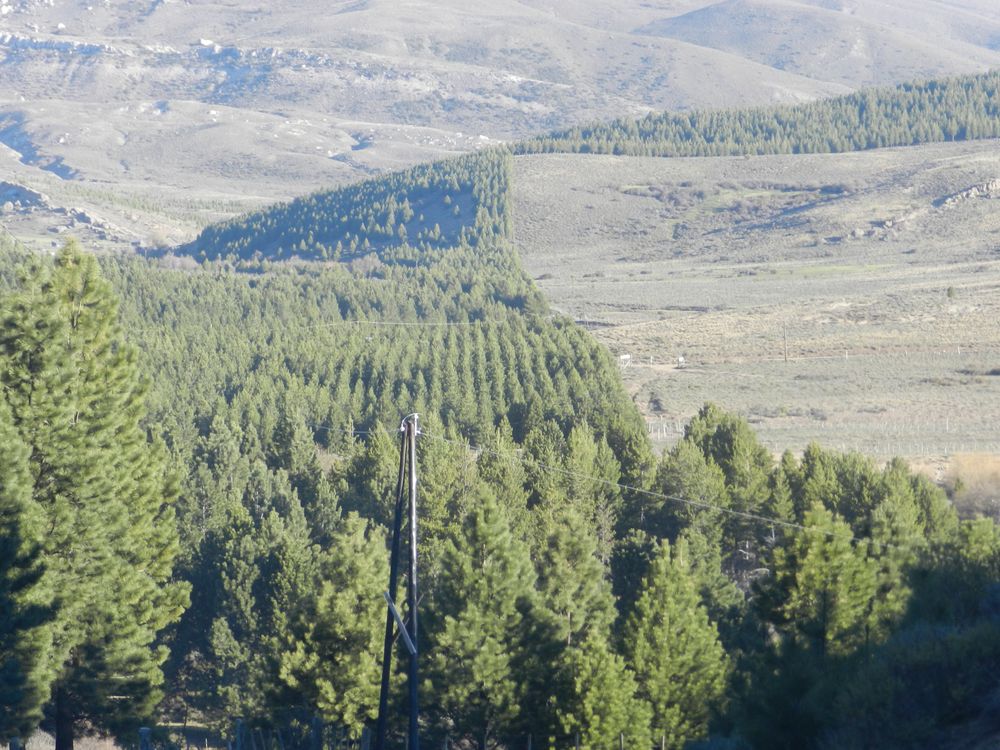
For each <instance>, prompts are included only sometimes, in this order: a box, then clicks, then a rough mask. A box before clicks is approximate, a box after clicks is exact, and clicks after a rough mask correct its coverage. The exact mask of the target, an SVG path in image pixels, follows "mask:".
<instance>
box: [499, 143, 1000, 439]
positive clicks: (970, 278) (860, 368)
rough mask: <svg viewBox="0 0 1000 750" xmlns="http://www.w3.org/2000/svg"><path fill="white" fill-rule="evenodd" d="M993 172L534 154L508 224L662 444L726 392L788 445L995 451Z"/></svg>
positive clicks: (950, 164) (974, 162)
mask: <svg viewBox="0 0 1000 750" xmlns="http://www.w3.org/2000/svg"><path fill="white" fill-rule="evenodd" d="M997 177H1000V151H998V149H997V144H996V143H995V142H986V143H979V144H959V145H956V144H949V145H932V146H924V147H915V148H906V149H890V150H881V151H869V152H863V153H854V154H840V155H816V156H776V157H753V158H716V159H662V160H657V159H635V158H624V157H603V156H566V155H552V156H533V157H525V158H519V159H518V160H517V162H516V175H515V180H514V190H515V201H514V217H515V230H516V236H517V240H518V245H519V247H520V248H521V253H522V259H523V262H524V263H525V265H526V267H527V268H528V270H529V273H531V274H532V275H533V276H534V277H536V278H537V279H538V283H539V284H540V286H541V287H542V289H543V290H544V291H545V293H546V295H547V296H548V297H549V299H550V300H551V301H552V302H553V304H554V305H555V306H556V307H557V308H559V309H561V310H563V311H564V312H566V313H568V314H570V315H572V316H573V317H575V318H576V319H578V320H581V321H587V322H588V325H589V326H590V327H591V328H592V330H593V332H594V335H595V336H596V337H597V338H599V339H600V340H601V341H602V342H604V343H605V344H606V345H607V346H608V347H609V348H610V349H611V350H612V351H613V352H614V353H616V354H618V355H622V356H625V357H627V358H629V360H630V361H629V363H628V366H625V367H624V368H623V375H624V377H625V380H626V382H627V384H628V387H629V389H630V391H631V392H632V393H633V395H634V397H635V400H636V402H637V404H638V405H639V407H640V409H641V410H642V411H643V413H644V414H645V415H646V417H647V419H648V421H649V423H650V429H651V434H652V435H653V437H654V439H656V440H657V441H658V442H660V443H661V444H666V443H669V442H672V441H673V440H675V439H676V437H677V430H678V429H679V428H680V427H681V426H682V425H683V424H684V422H686V420H687V419H689V418H690V416H691V415H692V414H694V412H695V411H696V410H697V409H698V408H699V407H700V406H701V404H703V403H704V402H706V401H716V402H718V403H720V404H722V405H723V406H725V407H726V408H729V409H733V410H736V411H739V412H741V413H743V414H745V415H746V416H747V417H748V418H749V419H750V421H751V423H752V424H753V425H754V427H755V428H756V429H757V430H758V431H759V433H760V435H761V438H762V439H763V440H764V442H765V443H766V444H768V445H769V446H770V447H771V448H773V449H774V450H775V451H780V450H783V449H784V448H786V447H790V448H793V449H798V448H801V447H803V446H804V445H805V444H806V443H808V442H809V441H811V440H818V441H821V442H822V443H823V444H825V445H829V446H831V447H837V448H840V447H843V448H845V449H859V450H863V451H865V452H868V453H872V454H875V455H879V456H888V455H895V454H901V455H905V456H909V457H937V456H943V455H948V454H952V453H959V452H984V451H985V452H1000V326H998V322H1000V213H998V211H997V208H998V206H1000V182H994V180H995V179H996V178H997ZM681 358H683V362H682V361H681Z"/></svg>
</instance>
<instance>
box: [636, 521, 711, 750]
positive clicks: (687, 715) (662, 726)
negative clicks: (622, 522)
mask: <svg viewBox="0 0 1000 750" xmlns="http://www.w3.org/2000/svg"><path fill="white" fill-rule="evenodd" d="M625 648H626V652H627V656H628V663H629V665H630V667H631V668H632V669H633V670H634V672H635V675H636V681H637V682H638V684H639V696H640V697H641V698H642V699H644V700H646V701H648V703H649V704H650V706H652V709H653V721H652V730H653V735H654V737H656V736H662V737H663V738H664V740H665V743H666V746H667V747H670V748H680V747H682V746H683V745H684V743H685V742H687V741H689V740H692V739H697V738H699V737H704V736H706V734H707V732H708V721H709V718H710V716H711V714H712V712H713V710H714V709H716V708H719V707H720V705H721V703H722V700H723V697H724V693H725V688H726V678H727V673H728V670H729V666H728V660H727V658H726V653H725V651H724V650H723V648H722V645H721V644H720V643H719V634H718V631H717V630H716V627H715V625H714V624H713V623H712V622H711V621H710V620H709V619H708V614H707V612H706V611H705V607H704V606H703V605H702V604H701V603H700V601H699V593H698V590H697V585H696V580H695V578H694V576H693V575H692V573H691V569H690V563H689V561H688V559H687V549H686V545H685V543H684V542H683V541H682V542H680V543H678V544H677V545H675V546H674V547H673V549H671V547H670V545H669V544H668V543H667V542H663V543H662V544H661V546H660V549H659V554H658V555H657V556H656V557H655V558H654V559H653V561H652V566H651V568H650V571H649V573H648V575H647V576H646V579H645V581H644V583H643V588H642V593H641V594H640V596H639V600H638V601H637V602H636V606H635V609H634V611H633V612H632V614H631V615H630V616H629V618H628V621H627V623H626V627H625Z"/></svg>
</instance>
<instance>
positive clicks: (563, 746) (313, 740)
mask: <svg viewBox="0 0 1000 750" xmlns="http://www.w3.org/2000/svg"><path fill="white" fill-rule="evenodd" d="M230 724H231V727H232V729H231V730H230V732H229V733H221V734H218V735H216V736H214V737H208V736H207V735H202V736H201V737H200V738H199V741H195V742H192V741H191V737H190V735H189V734H188V733H187V732H185V730H183V729H180V728H177V727H169V726H162V727H142V728H141V729H139V732H138V735H137V740H138V741H137V742H136V743H133V742H129V741H127V739H123V738H121V739H119V742H121V744H122V745H123V746H125V747H133V748H137V750H371V748H372V747H373V745H374V742H373V740H372V736H373V734H374V732H373V730H372V728H371V727H367V726H366V727H364V728H363V729H362V730H361V731H360V732H355V733H351V732H349V731H348V730H347V729H345V728H344V727H342V726H340V725H338V724H334V723H329V722H325V721H323V720H322V719H321V718H320V717H315V718H313V720H312V721H310V722H298V723H286V724H282V725H280V726H275V725H272V726H267V727H264V726H254V725H253V724H251V723H249V722H246V721H244V720H242V719H236V720H235V721H232V722H230ZM643 734H646V732H643ZM484 737H485V738H486V740H485V744H486V746H487V747H490V748H494V750H664V749H665V748H666V742H667V741H666V736H665V735H659V736H658V737H655V739H654V741H653V742H651V743H649V744H646V743H636V742H634V741H633V739H632V738H631V737H630V736H629V735H627V734H626V733H625V732H619V734H618V736H617V737H616V738H614V739H613V740H611V741H609V742H605V743H593V742H590V743H588V742H586V741H585V739H584V737H583V736H582V735H581V733H580V732H573V733H566V732H564V733H542V732H539V733H533V732H525V733H522V734H499V735H490V734H489V733H488V732H486V731H483V732H481V733H478V734H477V738H476V739H475V740H472V739H470V738H469V737H467V736H460V737H454V736H452V735H451V734H448V733H446V732H441V731H434V730H433V729H427V730H426V731H424V730H421V736H420V740H421V742H420V744H421V745H422V746H423V747H424V748H425V749H426V750H472V749H473V748H479V747H481V744H480V743H481V742H483V738H484ZM407 744H408V743H407V738H406V736H405V733H403V732H395V733H390V735H389V738H388V742H387V747H389V748H392V750H407ZM10 750H24V745H23V744H20V743H19V740H16V739H11V740H10Z"/></svg>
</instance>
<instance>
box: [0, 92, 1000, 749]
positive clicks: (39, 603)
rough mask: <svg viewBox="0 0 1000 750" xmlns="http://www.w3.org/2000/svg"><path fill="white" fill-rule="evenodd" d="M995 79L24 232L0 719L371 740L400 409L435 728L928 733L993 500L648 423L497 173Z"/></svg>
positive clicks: (493, 736)
mask: <svg viewBox="0 0 1000 750" xmlns="http://www.w3.org/2000/svg"><path fill="white" fill-rule="evenodd" d="M998 81H1000V78H998V74H995V73H992V74H987V75H983V76H977V77H967V78H958V79H948V80H942V81H934V82H929V83H924V84H913V85H907V86H901V87H898V88H895V89H875V90H869V91H863V92H861V93H858V94H852V95H850V96H846V97H843V98H840V99H833V100H828V101H823V102H818V103H815V104H808V105H801V106H796V107H778V108H772V109H753V110H736V111H730V112H701V113H695V114H690V115H677V114H663V115H655V116H649V117H646V118H644V119H642V120H638V121H631V120H621V121H618V122H615V123H611V124H606V125H595V126H593V127H589V128H579V129H574V130H569V131H565V132H562V133H554V134H551V135H548V136H545V137H541V138H538V139H534V140H530V141H526V142H523V143H521V144H518V145H515V146H514V147H513V148H512V149H511V150H507V149H502V148H498V149H485V150H483V151H480V152H478V153H474V154H471V155H468V156H464V157H460V158H457V159H454V160H451V161H446V162H441V163H435V164H428V165H422V166H418V167H415V168H412V169H409V170H406V171H402V172H398V173H394V174H391V175H389V176H387V177H384V178H376V179H372V180H369V181H366V182H362V183H359V184H356V185H352V186H349V187H347V188H342V189H338V190H331V191H326V192H320V193H315V194H312V195H309V196H305V197H303V198H299V199H296V200H293V201H291V202H288V203H284V204H279V205H276V206H274V207H273V208H270V209H267V210H263V211H259V212H256V213H252V214H249V215H245V216H242V217H239V218H237V219H233V220H230V221H227V222H224V223H221V224H217V225H212V226H209V227H207V228H206V229H205V230H204V231H203V232H202V233H201V234H200V235H199V236H198V237H197V238H196V239H195V240H193V241H192V242H191V243H189V244H187V245H184V246H180V247H176V248H173V249H171V250H170V251H169V252H162V253H160V254H159V256H158V257H155V256H153V257H141V256H129V257H123V256H102V257H99V258H98V257H94V256H91V255H89V254H87V253H85V252H84V251H83V250H82V249H81V248H80V247H79V245H78V244H77V243H75V242H74V241H72V240H70V241H69V242H67V243H66V244H65V246H64V247H62V248H61V249H60V250H59V251H58V252H57V253H56V254H55V255H54V256H53V257H51V258H50V257H45V256H40V255H32V254H29V253H27V252H26V251H24V250H23V249H21V248H20V247H19V246H17V244H16V243H5V245H4V246H3V247H2V248H0V258H2V262H0V290H2V291H0V388H2V396H3V397H2V398H0V528H2V533H0V602H2V606H0V609H2V611H3V613H4V615H3V619H2V620H0V736H3V737H5V738H7V737H21V738H27V737H28V736H30V735H31V734H32V732H33V731H34V730H35V729H37V728H38V727H39V726H43V727H45V728H47V729H48V730H49V731H51V732H53V733H54V735H55V742H56V750H70V749H71V748H72V747H73V744H74V740H77V741H78V740H79V739H80V737H82V736H84V735H85V734H88V733H106V734H110V735H112V736H114V737H116V738H118V739H119V741H120V742H121V743H122V744H123V745H125V746H131V745H134V744H135V743H136V742H137V737H138V734H137V730H138V728H139V727H140V726H155V727H156V730H155V737H156V742H157V743H160V744H162V745H163V746H164V747H173V746H182V745H180V744H171V743H182V742H184V740H182V739H180V738H181V737H182V732H181V728H183V727H189V728H190V727H195V728H199V729H200V730H202V731H204V733H205V735H204V736H205V737H211V738H213V739H212V741H213V742H217V743H218V744H221V745H222V746H225V745H224V743H225V742H226V741H228V740H233V739H234V731H235V730H234V726H235V722H236V720H237V719H239V720H240V721H241V726H244V727H247V728H249V730H250V731H257V730H259V731H260V735H259V736H260V737H261V741H263V737H264V736H265V735H264V733H265V732H269V733H272V734H268V735H267V736H278V737H280V738H281V740H280V741H281V742H282V743H286V744H287V745H288V750H293V747H299V746H303V747H304V746H306V744H308V741H309V740H308V735H309V727H310V726H312V725H313V723H314V722H316V721H319V722H320V723H321V724H322V725H323V726H326V727H329V728H332V729H331V731H335V732H336V733H337V736H338V737H339V738H341V740H340V741H342V742H344V743H352V742H360V741H361V738H362V736H363V735H364V734H366V733H365V730H366V728H367V729H370V728H371V727H372V725H373V722H374V718H375V714H376V711H377V707H378V695H379V676H380V670H381V662H382V639H383V634H384V623H385V619H386V610H385V601H384V599H383V597H382V592H383V591H385V589H386V580H387V579H388V575H389V572H388V555H387V552H386V545H387V534H388V531H387V530H388V528H389V526H390V524H391V522H392V508H393V501H394V488H395V486H396V482H397V469H398V459H399V450H400V449H399V441H400V437H399V425H400V420H401V418H402V417H403V416H404V415H406V414H409V413H412V412H417V413H419V415H420V435H419V439H418V442H417V446H418V465H419V471H420V487H421V489H420V496H421V506H420V514H421V526H420V550H421V561H420V565H421V571H422V572H421V575H422V582H421V585H422V592H423V597H422V599H421V601H420V617H421V638H422V644H421V659H422V667H421V669H422V673H421V674H422V681H421V684H420V693H421V710H422V713H421V741H422V742H424V744H425V745H427V747H450V746H456V747H459V748H479V749H480V750H493V749H494V748H505V749H506V748H510V749H513V748H519V749H520V748H532V747H534V748H553V749H554V748H570V747H584V748H593V749H594V750H598V749H601V748H608V749H611V748H625V747H628V748H643V749H644V750H651V749H652V748H656V747H659V748H660V749H661V750H668V749H679V748H685V747H688V748H694V747H699V748H719V749H722V748H727V749H732V750H735V749H736V748H751V747H753V748H789V749H792V748H873V747H877V748H912V747H936V746H941V745H944V744H946V743H948V742H959V741H961V731H962V730H963V728H967V727H968V726H969V725H970V724H976V723H979V724H982V725H995V724H996V723H997V707H998V705H1000V682H998V678H997V675H998V674H1000V530H998V528H997V526H996V524H995V523H994V521H993V520H990V519H989V518H960V517H959V515H958V514H957V513H956V511H955V509H954V508H953V507H952V506H951V504H950V502H949V500H948V498H947V496H946V494H945V492H944V490H942V489H941V488H940V487H939V486H937V485H936V484H934V483H933V482H932V481H931V480H929V479H928V478H926V476H924V475H923V474H920V473H917V472H915V471H912V470H911V469H910V467H908V466H907V464H906V463H905V462H903V461H902V460H898V459H897V460H894V461H891V462H889V463H887V464H885V465H882V464H879V463H876V462H875V461H874V460H873V459H871V458H868V457H866V456H864V455H861V454H857V453H842V452H837V451H833V450H830V449H828V448H825V447H824V446H822V445H818V444H813V445H810V446H809V447H808V449H806V450H805V452H804V453H802V454H801V455H794V454H792V453H791V452H786V453H785V454H784V455H781V456H775V455H772V453H771V452H770V451H769V450H768V449H767V448H765V447H764V446H763V445H762V444H761V443H760V442H759V441H758V439H757V437H756V436H755V434H754V432H753V430H752V429H751V427H750V425H749V424H748V423H747V421H746V420H745V419H744V418H742V417H740V416H739V415H736V414H732V413H728V412H726V411H724V410H723V409H721V408H720V407H718V406H715V405H713V404H711V403H709V404H706V405H705V406H704V407H703V408H702V409H701V411H700V412H699V413H698V414H697V416H696V417H694V418H693V419H692V420H691V421H690V422H689V423H688V424H687V425H686V427H685V428H684V436H683V438H682V439H681V440H679V442H677V443H676V445H674V446H673V447H672V448H670V449H668V450H667V451H666V452H665V453H663V454H662V455H655V454H654V452H653V449H652V446H651V444H650V442H649V439H648V437H647V434H646V428H645V425H644V423H643V420H642V419H641V417H640V415H639V413H638V411H637V410H636V408H635V406H634V404H633V403H632V401H631V399H630V397H629V395H628V394H627V393H626V391H625V389H624V388H623V386H622V382H621V379H620V375H619V370H618V366H617V363H616V362H615V361H614V360H613V358H612V357H611V355H610V354H609V353H608V352H607V351H606V350H605V349H603V348H602V347H601V346H600V345H599V344H598V343H597V342H596V341H595V340H594V339H592V338H591V337H590V336H589V335H588V333H587V332H586V331H584V330H583V329H582V328H581V327H579V326H578V325H576V324H575V323H574V322H573V321H572V320H571V319H568V318H566V317H563V316H561V315H559V314H557V313H555V312H554V311H553V310H552V309H551V308H550V307H549V304H548V303H547V301H546V299H545V298H544V297H543V296H542V294H541V293H540V292H539V291H538V289H537V288H536V287H535V285H534V284H533V282H532V281H531V280H530V279H529V278H528V276H527V275H526V274H525V272H524V271H523V269H522V267H521V264H520V260H519V252H527V249H524V248H520V247H519V246H518V244H517V242H516V238H515V237H513V236H512V231H511V221H510V210H511V209H510V205H509V200H508V190H509V184H510V181H511V179H512V177H511V160H512V159H514V158H516V156H515V154H519V153H526V152H534V151H564V150H565V151H592V152H607V153H619V154H642V155H658V156H681V155H709V154H746V153H751V154H756V153H798V152H811V151H844V150H854V149H866V148H875V147H880V146H886V145H896V144H912V143H918V142H927V141H933V140H952V139H972V138H982V137H995V136H997V135H998V134H1000V131H998V123H1000V119H998V116H997V106H998V104H997V96H998V94H997V85H998ZM397 648H401V647H400V646H397ZM404 677H405V675H404V674H403V673H402V671H400V672H399V673H394V675H393V678H392V690H393V697H392V704H393V705H394V706H400V707H402V706H404V705H405V703H406V699H405V687H404ZM394 716H398V717H402V712H401V710H400V711H397V712H396V714H394ZM274 732H278V734H276V735H275V734H273V733H274ZM296 738H297V739H296ZM404 738H405V724H404V722H403V720H402V718H399V719H398V721H397V719H396V718H394V719H393V723H392V724H391V725H390V746H392V747H403V743H404ZM303 743H304V744H303ZM253 746H254V747H257V745H256V744H254V745H253ZM352 746H353V745H352ZM246 747H249V745H246ZM284 747H285V744H282V748H284ZM258 750H259V749H258Z"/></svg>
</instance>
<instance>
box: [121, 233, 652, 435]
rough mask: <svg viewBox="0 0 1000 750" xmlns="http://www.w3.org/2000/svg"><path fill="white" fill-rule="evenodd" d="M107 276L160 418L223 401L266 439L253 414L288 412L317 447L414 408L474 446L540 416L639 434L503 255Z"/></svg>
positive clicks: (582, 340) (614, 385)
mask: <svg viewBox="0 0 1000 750" xmlns="http://www.w3.org/2000/svg"><path fill="white" fill-rule="evenodd" d="M106 271H107V273H108V275H109V277H110V278H111V279H112V281H113V283H114V285H115V287H116V288H117V289H118V290H119V292H120V294H121V296H122V315H123V318H124V320H125V322H126V325H127V327H128V329H129V330H130V332H131V336H132V337H133V340H134V341H135V342H136V343H137V344H138V345H139V346H140V347H142V348H143V349H144V350H145V353H146V357H147V361H148V366H149V368H150V371H152V372H157V373H159V374H160V376H161V377H158V378H157V379H156V383H155V385H154V388H153V392H152V394H151V402H152V403H151V406H152V408H153V409H154V410H155V417H156V419H157V420H158V421H167V420H169V421H172V420H176V419H179V418H180V419H181V421H183V422H186V423H191V422H193V421H196V420H197V419H204V418H206V414H205V412H206V410H207V411H211V410H212V408H213V407H212V404H213V403H214V402H217V401H220V400H222V401H225V402H226V403H227V404H228V405H230V406H231V407H233V408H239V409H240V410H241V412H243V414H242V416H241V420H240V421H241V424H243V425H244V426H245V427H251V426H254V427H259V428H260V439H261V440H264V441H265V443H266V441H267V440H269V439H270V438H269V436H268V434H267V432H268V425H267V418H268V417H267V416H266V415H265V414H262V413H261V412H262V406H261V403H262V402H264V403H267V404H271V405H272V406H273V405H275V404H277V403H279V402H282V401H287V400H294V401H295V402H296V403H299V402H301V403H302V404H303V407H302V408H303V409H304V410H305V412H304V414H303V417H304V418H305V419H306V420H307V421H308V422H309V423H311V424H313V425H314V428H313V433H314V435H315V438H316V441H317V442H318V443H319V444H321V445H323V446H331V445H335V444H336V443H337V440H338V435H340V434H342V431H344V430H348V431H350V430H361V431H367V430H370V429H373V428H374V427H375V426H376V425H379V424H381V425H382V426H385V427H395V426H396V425H397V424H398V421H399V417H400V415H401V414H404V413H408V412H410V411H415V410H416V411H420V412H422V413H424V414H426V415H429V416H434V417H435V418H437V419H438V420H440V422H441V424H442V425H444V426H445V427H446V428H448V429H449V430H453V431H455V432H456V433H457V434H460V435H463V436H465V437H467V438H468V439H479V438H482V437H485V436H486V435H489V434H492V431H493V430H494V429H495V427H496V426H497V425H498V424H499V423H500V422H501V421H503V422H507V423H508V424H510V425H511V427H512V428H513V430H514V434H515V435H516V436H517V437H518V439H522V438H523V436H524V435H525V434H526V432H527V431H528V430H529V429H530V426H531V425H533V424H536V423H539V422H541V421H547V420H552V421H554V422H556V423H557V424H560V425H561V426H562V428H563V429H564V431H568V430H569V428H570V427H571V426H572V424H573V423H575V422H577V421H581V420H586V421H588V422H589V423H590V424H591V425H592V426H593V427H595V428H596V429H598V430H600V431H601V432H602V434H603V433H604V432H607V433H608V435H609V440H612V441H613V442H615V443H616V444H619V443H620V444H623V445H624V444H628V443H629V442H632V441H634V440H636V439H638V438H637V437H636V436H641V434H642V430H643V428H642V424H641V420H640V419H639V417H638V413H637V412H636V410H635V408H634V406H633V405H632V404H631V403H630V401H629V400H628V397H627V396H626V394H625V393H624V391H623V389H622V387H621V384H620V381H619V376H618V371H617V368H616V366H615V364H614V363H613V362H612V360H611V358H610V356H609V355H608V353H607V352H606V351H604V350H603V349H601V347H600V346H599V345H598V344H597V343H596V342H594V341H593V340H592V339H591V338H590V337H588V336H587V335H586V334H585V332H583V331H582V330H581V329H579V328H577V327H576V326H574V325H573V324H572V323H570V322H569V321H566V320H563V319H559V318H554V317H549V315H548V314H547V308H546V306H545V304H544V302H543V301H542V299H541V298H540V296H539V295H538V292H537V291H536V290H535V289H534V287H533V286H532V285H531V284H530V282H529V281H528V280H527V279H526V278H525V277H524V276H523V274H522V273H521V271H520V269H519V268H518V266H517V263H516V258H515V256H514V255H513V254H512V252H511V251H509V250H506V249H497V250H472V249H470V248H464V249H462V248H458V249H455V250H453V251H451V252H449V253H447V254H444V255H442V256H440V257H439V259H438V260H437V262H435V263H434V264H433V265H431V266H418V267H406V266H385V267H384V268H383V269H382V270H381V271H379V272H377V273H376V274H375V275H372V276H362V275H360V274H358V273H355V272H352V271H351V270H349V269H348V268H347V267H345V266H341V265H339V264H338V265H336V266H333V267H324V266H318V265H313V266H306V267H290V266H285V267H274V268H272V269H271V270H269V271H267V272H264V273H260V274H243V273H234V272H232V271H226V270H217V271H216V272H213V273H202V272H199V273H191V272H186V271H175V270H167V269H164V268H156V267H151V266H149V265H147V264H145V263H143V262H141V261H138V260H134V259H133V260H131V261H120V260H114V261H108V262H107V264H106ZM192 363H197V365H196V366H192ZM271 416H272V417H273V415H271ZM270 426H271V427H273V423H272V424H271V425H270Z"/></svg>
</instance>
